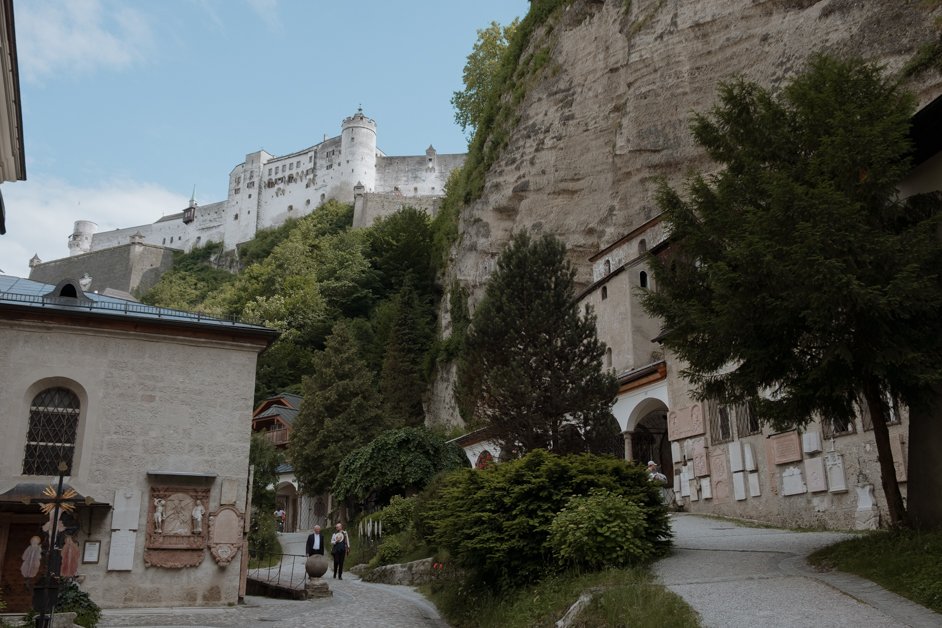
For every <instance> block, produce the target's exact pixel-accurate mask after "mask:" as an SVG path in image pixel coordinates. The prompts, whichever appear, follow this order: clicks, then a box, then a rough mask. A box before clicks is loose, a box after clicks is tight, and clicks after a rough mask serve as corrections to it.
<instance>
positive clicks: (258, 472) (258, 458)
mask: <svg viewBox="0 0 942 628" xmlns="http://www.w3.org/2000/svg"><path fill="white" fill-rule="evenodd" d="M282 462H284V455H282V453H281V451H280V450H279V449H278V448H277V447H275V446H274V445H273V444H272V442H271V440H269V439H268V437H267V436H265V435H264V434H262V433H261V432H255V433H253V434H252V442H251V445H250V446H249V465H251V466H252V508H253V509H254V510H257V511H258V512H260V513H262V514H263V516H266V517H270V516H271V513H272V511H273V510H274V509H275V488H274V487H275V484H277V483H278V472H277V469H278V465H280V464H281V463H282Z"/></svg>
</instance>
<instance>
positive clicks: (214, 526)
mask: <svg viewBox="0 0 942 628" xmlns="http://www.w3.org/2000/svg"><path fill="white" fill-rule="evenodd" d="M242 528H243V523H242V513H240V512H239V511H238V510H236V509H235V507H233V506H223V507H222V508H220V509H219V510H217V511H216V512H214V513H213V514H211V515H210V516H209V551H210V553H211V554H212V555H213V559H214V560H215V561H216V563H217V564H219V565H222V566H223V567H225V566H226V565H228V564H229V563H230V562H232V559H233V558H235V556H236V554H238V553H239V550H240V549H241V548H242Z"/></svg>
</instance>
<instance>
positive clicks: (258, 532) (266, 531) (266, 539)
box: [249, 509, 281, 558]
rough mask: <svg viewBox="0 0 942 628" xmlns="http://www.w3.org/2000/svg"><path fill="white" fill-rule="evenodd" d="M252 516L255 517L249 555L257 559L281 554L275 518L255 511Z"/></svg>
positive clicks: (250, 533) (250, 537)
mask: <svg viewBox="0 0 942 628" xmlns="http://www.w3.org/2000/svg"><path fill="white" fill-rule="evenodd" d="M253 510H254V509H253ZM252 514H253V515H254V516H253V517H252V525H251V527H250V529H249V553H250V554H251V555H252V556H253V557H255V558H262V557H264V556H271V555H272V554H280V553H281V543H280V542H279V541H278V530H277V528H276V527H275V518H274V517H272V516H271V514H270V513H268V512H267V511H264V512H262V511H258V510H255V511H254V512H253V513H252Z"/></svg>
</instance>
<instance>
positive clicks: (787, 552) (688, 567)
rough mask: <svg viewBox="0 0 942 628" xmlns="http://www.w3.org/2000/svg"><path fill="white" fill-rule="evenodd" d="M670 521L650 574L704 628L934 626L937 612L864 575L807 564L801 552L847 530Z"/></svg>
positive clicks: (689, 518)
mask: <svg viewBox="0 0 942 628" xmlns="http://www.w3.org/2000/svg"><path fill="white" fill-rule="evenodd" d="M672 523H673V528H674V534H675V537H674V543H675V550H674V552H673V554H672V555H671V556H669V557H668V558H665V559H664V560H661V561H660V562H658V563H657V564H656V565H655V573H656V575H657V577H658V579H659V580H660V581H661V582H662V583H664V584H665V585H667V587H668V588H669V589H671V590H672V591H674V592H675V593H677V594H678V595H680V596H681V597H683V598H684V600H686V601H687V603H689V604H690V605H691V606H692V607H693V608H694V610H696V611H697V612H698V613H699V614H700V617H701V619H702V621H703V625H704V626H705V627H707V628H713V627H717V628H720V627H722V628H754V627H756V626H761V627H762V628H778V627H781V628H794V627H799V626H800V627H809V628H810V627H815V626H854V628H890V627H894V628H895V627H899V626H913V627H918V628H922V627H926V628H928V627H930V626H931V627H936V628H937V627H939V626H942V615H938V614H936V613H933V612H931V611H929V610H927V609H925V608H924V607H922V606H919V605H917V604H914V603H913V602H910V601H909V600H906V599H904V598H902V597H899V596H898V595H895V594H893V593H890V592H889V591H886V590H885V589H883V588H881V587H879V586H877V585H874V584H873V583H871V582H869V581H867V580H863V579H862V578H858V577H856V576H851V575H849V574H844V573H838V572H830V573H819V572H816V571H814V570H813V569H812V568H811V567H809V566H808V565H807V563H806V561H805V557H806V556H807V555H808V554H810V553H811V552H813V551H814V550H816V549H818V548H820V547H823V546H825V545H830V544H832V543H835V542H837V541H840V540H843V539H845V538H850V536H851V535H849V534H845V533H839V532H790V531H788V530H779V529H773V528H748V527H745V526H740V525H737V524H735V523H732V522H729V521H724V520H718V519H711V518H706V517H697V516H695V515H685V514H678V515H673V516H672Z"/></svg>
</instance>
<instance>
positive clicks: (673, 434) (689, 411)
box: [667, 403, 706, 441]
mask: <svg viewBox="0 0 942 628" xmlns="http://www.w3.org/2000/svg"><path fill="white" fill-rule="evenodd" d="M705 431H706V429H705V428H704V421H703V409H702V407H701V406H700V404H699V403H695V404H693V405H692V406H687V407H686V408H679V409H677V410H671V411H670V412H669V413H668V414H667V438H668V439H669V440H672V441H675V440H681V439H684V438H690V437H691V436H698V435H700V434H703V433H704V432H705Z"/></svg>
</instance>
